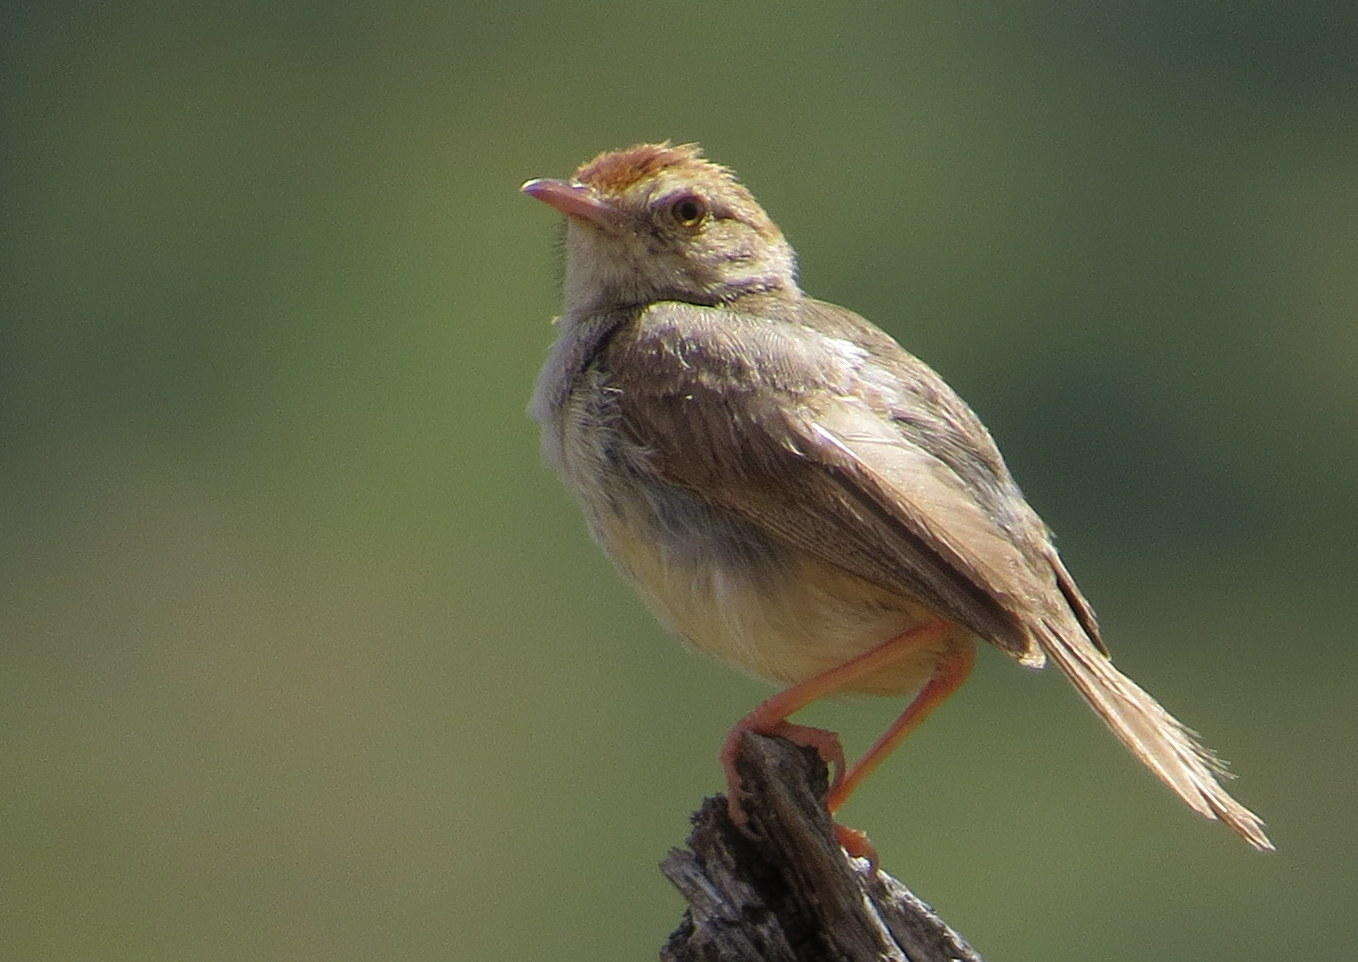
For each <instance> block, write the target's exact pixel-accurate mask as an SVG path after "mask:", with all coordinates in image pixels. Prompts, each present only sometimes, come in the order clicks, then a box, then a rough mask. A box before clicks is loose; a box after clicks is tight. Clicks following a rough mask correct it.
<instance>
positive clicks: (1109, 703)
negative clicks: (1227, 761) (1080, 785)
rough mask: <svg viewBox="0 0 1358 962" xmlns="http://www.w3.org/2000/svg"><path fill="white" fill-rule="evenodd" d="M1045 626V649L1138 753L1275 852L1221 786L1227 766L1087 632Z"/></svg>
mask: <svg viewBox="0 0 1358 962" xmlns="http://www.w3.org/2000/svg"><path fill="white" fill-rule="evenodd" d="M1045 627H1046V628H1047V630H1046V631H1045V632H1041V633H1040V634H1039V641H1040V643H1041V645H1042V649H1043V651H1045V652H1046V653H1047V655H1048V656H1050V657H1051V659H1052V660H1053V661H1055V662H1056V664H1057V665H1058V666H1060V668H1061V670H1062V671H1063V672H1065V673H1066V677H1068V678H1069V679H1070V680H1071V681H1072V682H1073V683H1074V684H1075V687H1076V688H1078V689H1079V690H1080V694H1082V695H1084V697H1085V700H1086V701H1088V702H1089V705H1090V707H1091V708H1093V709H1094V711H1096V712H1098V714H1099V717H1100V718H1102V719H1103V720H1104V721H1105V722H1107V723H1108V727H1109V728H1111V729H1113V732H1114V734H1116V735H1117V736H1118V738H1120V739H1121V740H1122V743H1123V744H1124V745H1126V746H1127V747H1128V748H1129V749H1131V752H1132V754H1133V755H1135V756H1136V757H1137V758H1139V759H1140V760H1141V761H1142V763H1144V764H1145V766H1146V767H1147V768H1149V769H1150V770H1151V771H1153V772H1155V774H1156V775H1158V776H1159V777H1160V780H1161V781H1163V782H1164V783H1165V784H1166V785H1168V786H1169V787H1170V788H1172V789H1174V791H1175V792H1176V793H1177V794H1178V796H1179V797H1180V798H1182V799H1183V800H1184V801H1185V802H1187V803H1188V804H1189V806H1190V807H1191V808H1192V809H1193V810H1194V811H1196V812H1199V813H1201V814H1202V815H1205V816H1206V817H1208V818H1216V819H1220V820H1221V821H1223V822H1225V823H1226V824H1227V825H1229V826H1230V827H1231V828H1232V829H1233V830H1234V831H1235V833H1236V834H1237V835H1239V836H1240V837H1241V838H1243V839H1244V840H1245V841H1247V842H1249V843H1250V844H1251V845H1253V846H1254V847H1255V848H1257V849H1260V850H1261V851H1272V850H1273V843H1272V842H1270V841H1269V840H1268V836H1267V835H1265V834H1264V823H1263V822H1262V821H1261V820H1260V819H1259V817H1258V816H1257V815H1255V814H1254V813H1253V812H1251V811H1250V810H1249V809H1247V808H1246V807H1245V806H1243V805H1241V804H1240V803H1239V802H1237V801H1236V800H1235V799H1233V798H1231V796H1230V795H1228V794H1227V793H1226V790H1225V789H1224V788H1222V787H1221V784H1220V782H1219V781H1218V778H1220V777H1223V776H1226V775H1227V772H1226V770H1225V766H1224V765H1223V764H1222V763H1221V761H1220V760H1218V759H1217V757H1216V756H1215V755H1213V754H1212V752H1211V751H1210V750H1209V749H1207V748H1206V747H1204V746H1203V745H1202V744H1200V743H1199V742H1198V740H1197V737H1196V736H1195V735H1194V733H1193V732H1192V731H1191V730H1190V729H1188V728H1186V727H1184V725H1183V723H1181V722H1180V721H1179V720H1178V719H1177V718H1175V717H1174V716H1173V715H1171V714H1170V713H1169V712H1167V711H1165V709H1164V708H1162V707H1161V706H1160V703H1159V702H1157V701H1156V700H1155V699H1154V698H1152V697H1151V696H1150V695H1148V694H1146V692H1144V691H1142V690H1141V688H1140V687H1138V686H1137V685H1136V683H1135V682H1133V681H1132V680H1131V679H1130V678H1128V677H1127V676H1126V675H1124V674H1122V672H1120V671H1118V670H1117V669H1116V668H1114V667H1113V663H1112V662H1111V661H1109V660H1108V658H1107V656H1105V655H1104V654H1103V653H1102V652H1101V651H1099V649H1098V648H1096V647H1095V645H1094V643H1093V642H1092V641H1090V639H1089V638H1088V637H1087V636H1086V634H1085V632H1084V631H1082V630H1080V629H1079V628H1078V627H1076V626H1075V625H1074V624H1067V625H1063V626H1056V625H1052V624H1050V623H1048V624H1046V626H1045ZM1063 629H1064V630H1063Z"/></svg>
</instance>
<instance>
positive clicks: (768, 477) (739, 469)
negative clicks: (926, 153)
mask: <svg viewBox="0 0 1358 962" xmlns="http://www.w3.org/2000/svg"><path fill="white" fill-rule="evenodd" d="M845 313H846V314H847V312H845ZM860 323H862V324H865V323H866V322H862V321H860ZM883 336H884V335H883ZM892 347H893V349H894V351H896V352H898V353H899V354H900V355H901V356H902V357H903V358H904V359H905V360H906V361H908V362H913V365H916V366H917V368H918V370H916V371H914V372H913V375H912V377H911V378H910V379H903V378H901V377H899V376H897V374H896V373H894V372H893V371H891V370H889V369H887V368H885V367H884V366H882V365H880V364H878V363H876V361H875V354H874V352H873V351H871V350H869V349H867V348H865V347H864V346H863V345H861V344H855V343H854V342H852V341H850V340H848V339H846V338H842V337H836V336H831V335H826V334H822V333H820V332H819V331H817V330H814V329H811V328H809V327H806V326H804V325H798V324H795V323H788V322H787V321H785V320H771V319H769V318H763V317H754V316H751V315H747V314H740V313H735V312H730V311H722V310H718V309H712V308H702V307H696V306H693V305H686V304H669V303H667V304H659V305H653V306H652V307H650V308H648V309H647V310H646V311H645V312H644V313H643V314H642V315H641V316H640V318H639V319H638V320H637V321H636V322H635V323H633V324H632V325H630V326H628V327H625V328H623V329H622V330H620V331H619V332H618V333H617V334H616V335H615V336H614V338H613V340H612V342H611V344H610V346H609V348H608V349H607V352H606V355H605V358H604V363H605V365H606V366H607V367H608V370H609V377H610V379H611V381H612V382H613V383H614V384H615V385H616V386H617V389H618V401H619V406H620V409H621V411H622V417H623V427H624V429H625V430H626V431H627V433H628V434H629V435H630V436H631V437H632V438H633V439H634V440H635V441H636V442H637V444H638V445H639V446H640V447H641V448H642V449H644V450H645V451H646V452H647V464H648V467H649V468H650V470H651V471H653V472H655V473H657V474H659V475H660V476H661V477H662V478H663V479H664V480H667V481H669V482H670V483H672V484H676V485H679V486H682V487H684V488H687V489H689V490H690V491H692V492H694V493H695V494H697V495H699V496H700V497H702V498H703V499H704V500H706V501H708V502H709V503H711V504H714V505H718V506H720V507H723V508H725V509H727V510H730V511H732V512H734V513H736V514H739V515H741V516H743V517H744V518H746V519H747V520H749V521H752V522H754V523H755V524H757V525H759V526H761V527H762V528H764V529H766V530H768V531H770V532H772V533H774V534H775V535H777V536H778V537H780V538H782V539H784V540H786V541H787V542H789V543H791V544H793V545H796V546H797V547H799V548H801V549H803V550H805V551H808V552H810V553H811V554H814V555H816V556H817V557H820V558H822V559H823V560H825V561H828V562H830V563H832V564H835V565H838V566H840V567H842V568H845V569H846V570H849V571H852V572H854V573H855V574H858V575H860V576H861V577H864V578H867V579H869V580H871V581H873V582H875V583H877V584H880V585H882V586H883V587H886V588H888V589H891V590H896V591H901V592H903V593H906V594H908V595H911V596H912V597H915V598H917V599H919V600H920V601H922V602H924V603H925V604H927V605H929V606H930V607H932V608H934V609H936V610H937V611H938V612H939V613H940V614H942V615H944V616H945V617H947V618H950V619H951V620H954V621H957V622H959V623H961V624H964V625H967V626H968V627H970V628H972V629H973V630H974V631H976V632H977V634H979V635H981V636H982V637H984V638H986V639H988V640H989V641H991V642H993V643H994V644H996V645H997V646H999V647H1000V648H1002V649H1004V650H1006V651H1008V652H1010V653H1011V654H1013V655H1015V656H1016V657H1018V658H1019V659H1020V660H1022V661H1024V662H1026V663H1029V664H1041V663H1042V660H1043V656H1042V651H1041V649H1040V647H1039V646H1038V644H1037V642H1036V639H1035V637H1034V635H1033V633H1032V631H1031V630H1030V626H1031V625H1032V624H1033V623H1034V621H1035V620H1036V619H1039V618H1040V617H1041V616H1042V615H1043V614H1049V613H1050V611H1051V609H1052V608H1053V606H1055V607H1056V608H1057V609H1059V610H1060V611H1064V612H1067V613H1068V612H1069V610H1070V609H1069V605H1068V604H1067V602H1066V600H1065V598H1064V596H1063V595H1062V593H1061V591H1060V590H1059V589H1058V588H1057V584H1056V579H1055V575H1054V572H1053V568H1052V564H1051V561H1050V557H1051V556H1054V553H1051V549H1050V547H1049V545H1048V544H1047V542H1046V538H1045V532H1044V530H1043V529H1042V527H1041V523H1040V522H1039V521H1037V519H1036V516H1034V515H1033V514H1032V512H1031V511H1030V510H1029V509H1028V508H1027V506H1026V505H1025V504H1024V503H1023V500H1022V496H1021V495H1020V494H1019V493H1018V489H1017V488H1016V487H1015V486H1014V485H1013V482H1012V480H1011V479H1010V478H1009V477H1008V474H1007V472H1005V471H1004V469H1003V462H1000V461H999V460H998V454H997V453H996V454H995V455H994V459H993V464H991V463H987V459H985V458H980V459H976V458H973V459H971V467H972V469H973V474H974V475H976V476H973V477H967V478H964V477H963V476H962V474H960V473H959V471H958V470H957V469H955V468H954V467H953V466H950V465H949V463H948V462H947V461H946V460H945V459H944V458H942V457H940V456H938V455H936V454H934V453H933V451H932V450H930V448H928V447H926V446H925V445H924V444H922V443H918V442H917V441H916V440H914V439H912V437H911V435H910V431H911V430H912V428H911V425H909V424H908V423H904V422H902V421H901V420H900V419H899V418H897V417H895V416H893V410H901V409H905V408H909V407H910V406H911V398H910V397H909V394H910V392H911V391H912V388H914V387H917V386H919V385H925V386H926V387H927V388H928V390H929V391H930V392H931V393H937V392H939V391H942V392H946V394H947V396H948V398H949V400H950V401H951V402H952V403H953V404H954V405H956V406H958V407H961V408H962V409H963V410H965V405H962V404H961V402H960V401H957V400H956V397H955V395H953V394H952V392H951V391H950V390H949V389H948V388H947V387H946V385H944V384H943V383H942V381H941V380H939V379H938V378H937V376H936V375H933V372H932V371H929V370H928V368H926V367H925V366H924V365H923V364H921V363H920V362H918V361H914V359H913V358H910V357H909V355H906V354H905V352H904V351H901V349H900V348H899V347H895V346H894V343H893V344H892ZM894 360H895V361H896V364H897V366H899V364H900V363H901V360H900V358H896V359H894ZM919 402H920V403H919V404H918V405H917V406H918V407H919V408H920V409H921V410H927V411H929V412H930V414H931V415H932V416H933V418H934V420H936V421H942V422H945V423H944V424H943V425H942V426H940V424H931V425H930V426H929V428H928V430H930V431H932V432H934V434H935V435H940V434H941V433H945V432H946V431H947V430H948V429H950V430H951V432H952V435H953V436H952V437H950V438H948V439H947V440H946V441H944V442H943V443H941V444H940V445H935V447H940V446H941V447H948V446H949V445H950V446H951V447H952V448H953V449H955V450H958V451H966V450H969V448H975V447H977V445H978V444H980V445H982V446H988V447H989V449H990V450H992V451H993V445H992V444H991V443H990V439H989V436H988V435H985V434H984V429H980V430H981V432H982V434H981V437H980V438H979V439H976V440H968V438H967V437H966V432H967V431H968V430H972V429H973V425H969V424H955V423H951V422H950V421H949V419H948V418H947V415H946V411H945V410H944V409H943V408H941V407H940V406H939V405H938V404H937V403H934V402H933V400H932V399H927V398H923V397H921V398H920V399H919ZM967 413H968V414H970V412H969V411H968V412H967ZM973 420H974V419H973ZM977 427H978V425H977ZM954 460H956V459H954ZM978 492H981V494H980V495H978ZM987 501H989V502H990V503H987Z"/></svg>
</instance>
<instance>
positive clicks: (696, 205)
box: [670, 194, 707, 227]
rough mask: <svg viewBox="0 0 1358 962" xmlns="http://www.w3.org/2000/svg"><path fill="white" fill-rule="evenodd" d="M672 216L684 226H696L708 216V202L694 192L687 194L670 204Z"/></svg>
mask: <svg viewBox="0 0 1358 962" xmlns="http://www.w3.org/2000/svg"><path fill="white" fill-rule="evenodd" d="M670 216H672V217H673V218H674V219H675V221H676V222H677V223H679V224H680V225H681V226H683V227H696V226H698V224H700V223H701V222H702V219H703V218H704V217H706V216H707V204H705V203H703V199H702V198H701V197H698V196H696V195H694V194H685V195H684V196H683V197H680V198H679V199H678V200H676V201H675V202H674V203H672V204H670Z"/></svg>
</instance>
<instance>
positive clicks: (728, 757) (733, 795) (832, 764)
mask: <svg viewBox="0 0 1358 962" xmlns="http://www.w3.org/2000/svg"><path fill="white" fill-rule="evenodd" d="M747 731H749V732H755V733H756V734H759V735H771V736H773V737H775V738H785V739H787V740H788V741H790V742H792V744H794V745H800V746H802V747H803V748H814V749H815V750H816V754H818V755H820V757H821V760H822V761H824V762H825V764H826V765H827V766H829V768H830V771H831V781H830V791H831V792H834V791H835V790H836V789H837V788H838V787H839V785H840V783H841V782H843V781H844V746H843V745H841V744H840V743H839V736H838V735H836V734H835V733H834V732H832V731H828V730H827V729H824V728H812V727H810V726H809V725H794V724H792V723H791V722H788V721H776V722H772V723H761V720H760V719H757V718H752V717H746V718H742V719H741V720H740V721H738V722H736V723H735V725H733V726H732V727H731V730H730V731H729V732H727V733H726V739H725V741H723V742H722V746H721V755H720V756H719V757H720V759H721V767H722V771H723V772H725V774H726V810H727V812H728V813H729V814H730V816H731V821H732V822H734V823H735V824H736V825H737V826H738V827H741V828H743V827H744V826H745V823H746V822H747V821H749V816H748V815H746V814H745V810H744V809H743V808H741V805H740V773H739V772H738V771H736V752H737V750H738V747H739V744H740V736H741V733H743V732H747ZM866 838H867V836H864V839H866Z"/></svg>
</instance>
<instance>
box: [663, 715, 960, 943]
mask: <svg viewBox="0 0 1358 962" xmlns="http://www.w3.org/2000/svg"><path fill="white" fill-rule="evenodd" d="M737 765H738V769H739V771H740V775H741V795H742V798H741V802H742V805H743V806H744V808H745V811H746V812H747V813H749V816H750V822H749V826H748V829H749V832H748V833H746V832H742V831H741V830H740V829H737V828H736V827H735V826H734V825H733V824H732V823H731V820H730V818H729V817H728V815H727V813H726V799H725V797H723V796H721V795H718V796H716V797H715V798H709V799H707V800H705V801H704V802H703V805H702V807H701V808H700V809H699V810H698V811H697V812H696V813H694V815H693V832H692V834H690V835H689V838H688V849H687V850H681V849H675V850H673V851H672V852H670V854H669V856H668V857H667V858H666V859H665V861H664V862H662V863H661V866H660V867H661V871H662V872H664V873H665V876H666V877H667V878H668V879H669V880H670V881H671V882H672V883H674V886H675V888H677V889H678V890H679V892H680V894H682V895H683V896H684V898H685V899H686V900H687V901H688V904H689V907H688V909H687V911H685V913H684V917H683V919H682V921H681V922H680V924H679V928H678V929H676V930H675V931H674V933H673V934H672V935H671V936H670V938H669V941H668V942H667V943H666V944H665V946H664V948H663V949H661V952H660V958H661V960H662V962H737V960H739V962H812V960H814V962H840V960H843V962H880V960H893V962H981V958H980V956H978V955H977V954H976V952H975V951H974V950H973V949H972V948H971V946H969V945H967V943H966V942H965V941H964V940H963V939H962V938H961V936H959V935H958V934H957V933H956V932H954V931H953V930H952V929H950V928H948V926H947V925H945V924H944V922H943V920H942V919H940V918H939V917H938V916H937V915H935V914H934V911H933V909H931V908H930V907H929V906H928V905H926V904H925V903H924V902H923V901H921V900H920V899H918V898H916V897H915V896H914V895H913V894H912V893H911V892H910V890H909V889H907V888H906V887H905V886H904V885H902V884H901V883H900V882H897V881H896V880H895V879H894V878H892V877H891V876H889V875H887V874H885V873H883V872H880V871H875V870H873V869H872V868H870V867H869V866H868V863H867V861H866V860H864V859H850V858H848V857H847V856H846V855H845V854H844V851H843V850H842V849H841V848H840V847H839V844H838V843H837V842H836V841H835V838H834V833H833V830H832V828H831V822H830V817H829V816H828V815H827V814H826V811H825V803H824V799H825V790H826V784H827V777H828V776H827V772H826V768H825V764H824V763H823V762H822V761H821V759H820V757H819V756H818V755H817V754H816V752H815V751H814V750H812V749H807V748H799V747H798V746H796V745H793V744H791V743H790V742H787V741H784V740H782V739H780V738H767V737H764V736H762V735H754V734H748V733H747V734H746V735H745V736H744V738H743V742H742V744H741V745H740V754H739V756H738V758H737Z"/></svg>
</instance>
